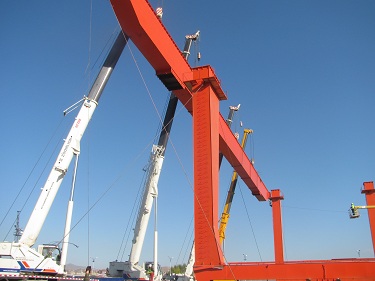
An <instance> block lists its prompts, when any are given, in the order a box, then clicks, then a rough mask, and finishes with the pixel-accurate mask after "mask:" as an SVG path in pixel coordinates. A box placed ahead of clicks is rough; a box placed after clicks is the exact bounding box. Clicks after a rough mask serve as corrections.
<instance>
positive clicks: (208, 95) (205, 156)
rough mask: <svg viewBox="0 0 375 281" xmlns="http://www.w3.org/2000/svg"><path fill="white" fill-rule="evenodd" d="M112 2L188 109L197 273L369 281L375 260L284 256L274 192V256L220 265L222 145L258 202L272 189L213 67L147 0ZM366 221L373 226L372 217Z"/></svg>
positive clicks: (204, 276)
mask: <svg viewBox="0 0 375 281" xmlns="http://www.w3.org/2000/svg"><path fill="white" fill-rule="evenodd" d="M111 4H112V6H113V10H114V12H115V14H116V17H117V19H118V21H119V24H120V26H121V28H122V29H123V31H124V33H125V34H127V35H129V37H130V39H131V40H132V41H133V43H134V44H135V45H136V46H137V48H138V49H139V50H140V51H141V52H142V54H143V55H144V56H145V57H146V59H147V60H148V61H149V62H150V64H151V65H152V66H153V68H154V69H155V71H156V75H157V76H158V77H159V79H160V80H161V81H162V82H163V83H164V85H165V86H166V87H167V88H168V89H169V90H172V91H173V93H174V94H175V95H176V96H177V98H178V99H179V100H180V101H181V103H182V104H183V105H184V106H185V107H186V109H187V110H188V111H189V112H190V113H191V114H193V127H194V173H195V175H194V193H195V194H194V197H195V198H194V212H195V214H194V215H195V235H196V236H195V239H196V242H198V243H196V247H195V252H196V266H195V268H194V273H195V277H196V279H197V280H198V281H208V280H233V279H237V280H238V279H252V280H260V279H263V280H264V279H277V280H293V281H296V280H311V281H313V280H314V281H315V280H319V281H322V280H330V281H332V280H341V281H346V280H357V281H359V280H361V281H369V280H374V276H375V259H350V260H348V259H347V260H323V261H300V262H284V258H283V249H282V243H281V242H280V241H282V229H281V209H280V205H279V203H280V202H279V201H280V200H281V197H280V196H278V194H277V192H276V193H274V194H273V197H271V201H272V200H274V201H273V204H275V205H274V206H275V207H273V208H274V209H273V215H274V233H275V236H276V238H275V241H274V242H275V255H276V256H275V260H276V262H269V263H268V262H262V263H224V259H223V255H222V253H221V250H220V247H219V239H218V238H219V236H218V226H217V223H218V219H219V216H218V206H217V196H218V175H217V173H218V155H219V150H220V152H221V153H223V155H224V156H225V157H226V159H227V160H228V161H229V162H230V164H231V165H232V166H233V168H234V169H235V170H236V172H237V173H238V175H239V176H240V177H241V178H242V180H243V181H244V183H245V184H246V185H247V186H248V187H249V189H250V190H251V192H252V194H253V195H254V196H255V197H256V198H257V199H258V200H259V201H265V200H268V199H270V196H271V194H270V192H269V191H268V190H267V188H266V187H265V185H264V183H263V182H262V180H261V179H260V177H259V175H258V173H257V172H256V170H255V169H254V167H253V166H252V164H251V162H250V160H249V159H248V157H247V155H246V154H245V153H244V151H243V150H242V148H241V146H240V144H239V143H238V141H237V140H236V138H235V137H234V135H233V133H232V132H231V130H230V128H229V127H228V125H227V124H226V122H225V119H224V118H223V117H222V116H221V114H220V113H219V112H218V102H219V100H222V99H226V96H225V94H224V93H223V91H222V89H221V87H220V83H219V80H218V78H217V77H216V75H215V74H214V72H213V70H212V68H211V67H210V66H206V67H201V68H198V69H196V68H194V69H192V68H190V66H189V65H188V63H187V62H186V60H185V59H184V58H183V56H182V55H181V52H180V50H179V49H178V48H177V46H176V44H175V43H174V41H173V40H172V38H171V37H170V35H169V34H168V32H167V30H166V29H165V27H164V26H163V24H162V23H161V21H160V20H159V19H158V17H157V16H156V14H155V12H154V11H153V9H152V7H151V5H150V4H149V3H148V1H147V0H111ZM195 95H196V96H195ZM202 116H203V118H202ZM200 117H201V118H202V120H201V118H200ZM207 177H208V178H207ZM278 197H279V198H278ZM272 198H273V199H272ZM371 198H372V196H371ZM371 200H372V199H371ZM371 202H373V201H371ZM368 203H369V202H368ZM371 204H373V203H371ZM370 224H372V225H374V224H373V219H372V216H371V219H370ZM373 237H374V235H373ZM337 278H339V279H337Z"/></svg>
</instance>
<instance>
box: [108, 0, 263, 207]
mask: <svg viewBox="0 0 375 281" xmlns="http://www.w3.org/2000/svg"><path fill="white" fill-rule="evenodd" d="M111 4H112V7H113V10H114V12H115V14H116V17H117V19H118V21H119V23H120V26H121V28H122V30H123V32H124V33H125V34H127V35H128V36H129V37H130V39H131V40H132V41H133V43H134V44H135V45H136V46H137V48H138V49H139V50H140V51H141V53H142V54H143V55H144V56H145V58H146V59H147V60H148V61H149V62H150V64H151V65H152V67H153V68H154V69H155V71H156V75H157V76H158V77H159V79H160V80H161V81H162V82H163V83H164V85H165V86H166V87H167V88H168V89H169V90H172V91H173V93H174V94H175V95H176V97H177V98H178V99H179V100H180V102H181V103H182V104H183V105H184V106H185V107H186V109H187V110H188V111H189V112H190V113H191V114H192V95H193V92H192V88H193V86H194V84H195V83H197V82H198V80H202V79H203V80H205V81H206V82H209V83H210V84H211V87H212V88H213V89H214V91H215V92H216V95H217V96H218V97H219V99H226V96H225V94H224V92H223V90H222V89H221V86H220V82H219V79H218V78H217V77H216V75H215V73H214V71H213V69H212V68H211V67H210V66H206V67H203V68H206V71H202V67H201V68H200V69H198V70H197V69H192V68H190V66H189V64H188V63H187V61H186V60H185V58H184V57H183V56H182V54H181V52H180V50H179V49H178V47H177V46H176V44H175V42H174V41H173V39H172V38H171V36H170V35H169V33H168V31H167V30H166V29H165V27H164V26H163V24H162V23H161V21H160V20H159V19H158V17H157V16H156V14H155V12H154V11H153V9H152V7H151V6H150V4H149V3H148V2H147V1H140V0H126V1H122V0H111ZM202 73H205V74H204V75H203V76H202ZM197 75H198V76H197ZM218 118H219V126H220V130H219V136H220V143H219V145H220V148H219V149H220V152H222V153H223V155H224V156H225V158H226V159H227V160H228V162H229V163H230V164H231V165H232V166H233V168H234V169H235V170H236V172H237V173H238V175H239V176H240V177H241V178H242V180H243V181H244V182H245V184H246V185H247V186H248V187H249V189H250V190H251V192H252V194H254V195H255V196H256V197H257V199H258V200H261V201H264V200H267V199H268V198H269V196H270V193H269V191H268V190H267V188H266V186H265V185H264V183H263V182H262V180H261V179H260V177H259V175H258V173H257V172H256V170H255V169H254V167H253V165H252V164H251V162H250V160H249V159H248V157H247V156H246V154H245V153H244V151H243V150H242V148H241V146H240V144H239V143H238V141H237V140H236V138H235V137H234V135H233V133H232V132H231V130H230V129H229V127H228V126H227V124H226V122H225V120H224V118H223V117H222V116H221V114H219V116H218Z"/></svg>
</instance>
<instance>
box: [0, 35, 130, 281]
mask: <svg viewBox="0 0 375 281" xmlns="http://www.w3.org/2000/svg"><path fill="white" fill-rule="evenodd" d="M127 39H128V38H127V36H124V35H123V33H122V32H120V34H119V35H118V37H117V39H116V41H115V43H114V45H113V47H112V49H111V50H110V52H109V54H108V56H107V59H106V60H105V62H104V64H103V66H102V68H101V71H100V72H99V74H98V76H97V78H96V80H95V82H94V84H93V86H92V88H91V90H90V92H89V95H88V96H87V97H84V99H83V105H82V107H81V109H80V111H79V113H78V115H77V117H76V118H75V121H74V123H73V126H72V127H71V129H70V131H69V133H68V135H67V137H66V138H65V141H64V144H63V146H62V148H61V150H60V152H59V154H58V156H57V159H56V162H55V164H54V165H53V167H52V169H51V171H50V174H49V176H48V178H47V181H46V183H45V184H44V186H43V188H42V191H41V194H40V196H39V199H38V201H37V203H36V205H35V207H34V210H33V212H32V214H31V216H30V218H29V221H28V223H27V225H26V228H25V230H24V231H23V234H22V236H21V238H20V240H19V241H18V242H6V241H5V242H0V280H26V279H34V280H38V279H40V280H42V279H43V280H45V279H46V278H48V279H53V278H55V279H59V280H61V279H64V276H65V275H66V272H65V263H66V257H67V251H68V244H69V241H68V240H69V232H70V220H71V214H72V210H73V191H74V189H73V188H72V192H71V198H70V201H69V203H68V210H67V221H66V226H65V233H64V239H63V242H62V245H63V246H62V251H61V250H60V249H59V247H58V245H40V246H38V247H37V249H33V248H32V247H33V246H34V244H35V242H36V240H37V238H38V236H39V233H40V231H41V229H42V226H43V224H44V221H45V219H46V217H47V215H48V213H49V210H50V207H51V205H52V203H53V201H54V199H55V197H56V194H57V192H58V190H59V187H60V185H61V183H62V181H63V179H64V176H65V174H66V172H67V170H68V168H69V166H70V163H71V161H72V159H73V156H76V159H77V160H78V155H79V153H80V140H81V138H82V136H83V134H84V132H85V130H86V127H87V125H88V123H89V122H90V120H91V117H92V115H93V113H94V111H95V109H96V107H97V105H98V101H99V98H100V96H101V94H102V91H103V89H104V87H105V85H106V83H107V81H108V79H109V77H110V75H111V73H112V71H113V69H114V67H115V65H116V63H117V61H118V59H119V57H120V55H121V53H122V50H123V49H124V47H125V45H126V42H127ZM76 163H77V161H76ZM67 280H71V278H69V279H67Z"/></svg>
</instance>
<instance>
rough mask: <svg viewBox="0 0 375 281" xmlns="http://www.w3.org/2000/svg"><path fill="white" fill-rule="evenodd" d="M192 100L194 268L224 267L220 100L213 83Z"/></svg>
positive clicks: (202, 85)
mask: <svg viewBox="0 0 375 281" xmlns="http://www.w3.org/2000/svg"><path fill="white" fill-rule="evenodd" d="M195 88H196V89H197V90H196V92H195V94H194V96H193V112H194V114H193V143H194V163H195V165H194V214H195V220H194V231H195V235H194V243H195V267H199V268H202V267H204V268H212V267H217V266H222V265H224V258H223V254H222V251H221V249H220V247H219V243H218V241H219V231H218V223H217V221H218V198H219V194H218V188H217V187H218V185H219V176H218V171H219V134H218V130H219V122H218V119H217V115H218V113H219V98H218V96H216V94H215V91H214V90H213V88H212V85H211V83H207V82H203V81H202V83H199V84H197V85H195Z"/></svg>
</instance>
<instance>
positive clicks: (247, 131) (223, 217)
mask: <svg viewBox="0 0 375 281" xmlns="http://www.w3.org/2000/svg"><path fill="white" fill-rule="evenodd" d="M251 133H253V130H251V129H244V134H243V137H242V142H241V147H242V149H243V150H244V149H245V146H246V142H247V136H248V135H249V134H251ZM237 178H238V174H237V172H236V171H233V174H232V180H231V183H230V187H229V190H228V195H227V199H226V201H225V206H224V210H223V213H222V214H221V219H220V225H219V237H220V245H223V241H224V239H225V230H226V227H227V223H228V219H229V212H230V207H231V205H232V200H233V196H234V191H235V189H236V184H237Z"/></svg>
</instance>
